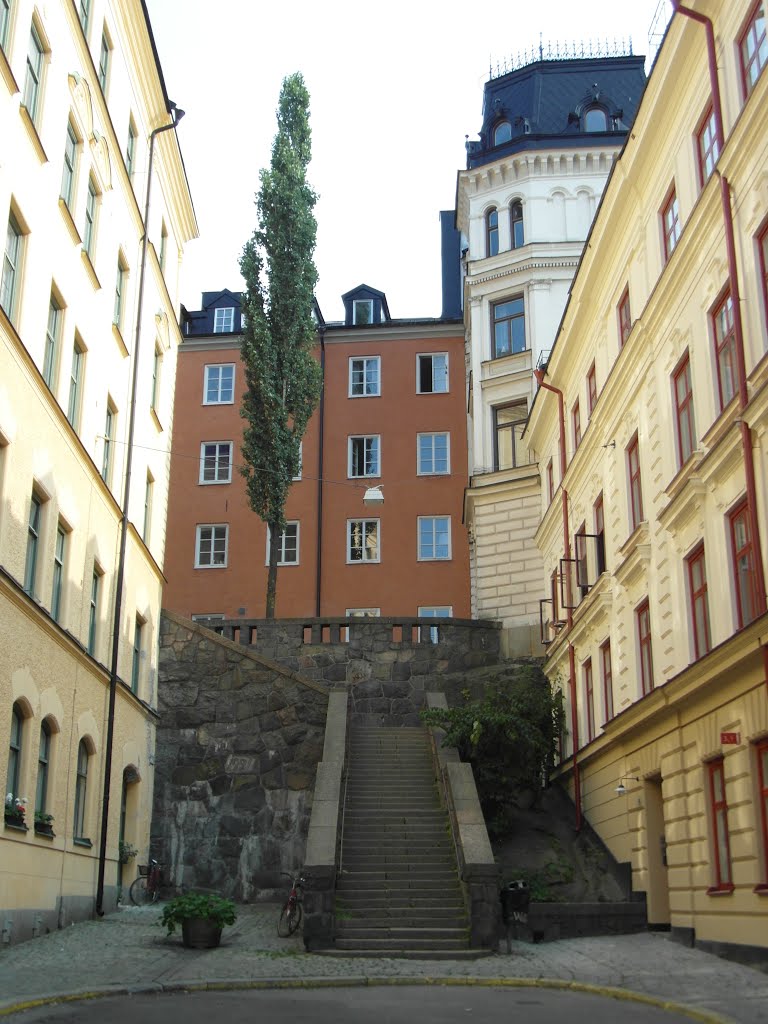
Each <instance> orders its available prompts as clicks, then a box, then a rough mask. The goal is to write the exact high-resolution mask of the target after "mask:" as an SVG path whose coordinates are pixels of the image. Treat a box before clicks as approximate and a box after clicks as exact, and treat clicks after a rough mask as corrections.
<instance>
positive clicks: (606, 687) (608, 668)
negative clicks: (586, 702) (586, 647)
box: [600, 640, 614, 722]
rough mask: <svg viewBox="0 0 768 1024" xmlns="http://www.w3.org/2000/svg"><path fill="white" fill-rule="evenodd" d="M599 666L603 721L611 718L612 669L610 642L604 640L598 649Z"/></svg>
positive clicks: (608, 720) (612, 712)
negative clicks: (601, 682)
mask: <svg viewBox="0 0 768 1024" xmlns="http://www.w3.org/2000/svg"><path fill="white" fill-rule="evenodd" d="M600 665H601V670H602V675H603V706H604V707H605V720H606V722H610V720H611V719H612V718H613V714H614V711H613V667H612V665H611V641H610V640H606V641H605V643H604V644H602V645H601V647H600Z"/></svg>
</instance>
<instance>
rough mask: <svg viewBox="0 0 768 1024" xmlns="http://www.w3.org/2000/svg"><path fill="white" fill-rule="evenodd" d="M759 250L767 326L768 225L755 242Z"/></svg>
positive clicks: (767, 224)
mask: <svg viewBox="0 0 768 1024" xmlns="http://www.w3.org/2000/svg"><path fill="white" fill-rule="evenodd" d="M757 244H758V247H759V250H760V280H761V282H762V285H763V313H764V316H765V320H766V323H767V324H768V223H766V224H765V225H764V226H763V230H762V232H761V234H760V237H759V238H758V240H757Z"/></svg>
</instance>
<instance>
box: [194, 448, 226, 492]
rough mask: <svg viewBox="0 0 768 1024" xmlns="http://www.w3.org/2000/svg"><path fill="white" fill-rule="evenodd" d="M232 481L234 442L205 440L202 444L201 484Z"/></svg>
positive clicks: (199, 481)
mask: <svg viewBox="0 0 768 1024" xmlns="http://www.w3.org/2000/svg"><path fill="white" fill-rule="evenodd" d="M231 482H232V442H231V441H203V443H202V444H201V445H200V477H199V480H198V483H201V484H228V483H231Z"/></svg>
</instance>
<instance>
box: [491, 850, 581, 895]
mask: <svg viewBox="0 0 768 1024" xmlns="http://www.w3.org/2000/svg"><path fill="white" fill-rule="evenodd" d="M507 873H508V874H509V877H510V878H512V877H514V878H521V879H522V880H523V881H524V882H526V883H527V885H528V889H529V891H530V895H531V902H532V903H558V902H560V901H561V900H562V896H559V895H558V894H557V893H556V892H555V890H554V889H553V886H557V885H562V884H563V883H567V882H572V881H573V866H572V865H571V864H568V863H567V862H566V861H565V860H556V861H549V862H548V863H547V864H545V865H544V867H543V868H540V869H534V868H522V869H521V870H518V869H513V870H511V871H508V872H507Z"/></svg>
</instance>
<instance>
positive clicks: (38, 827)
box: [35, 821, 56, 839]
mask: <svg viewBox="0 0 768 1024" xmlns="http://www.w3.org/2000/svg"><path fill="white" fill-rule="evenodd" d="M35 835H36V836H45V837H46V838H47V839H55V838H56V833H55V832H54V831H53V825H51V824H50V823H46V822H44V821H36V822H35Z"/></svg>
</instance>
